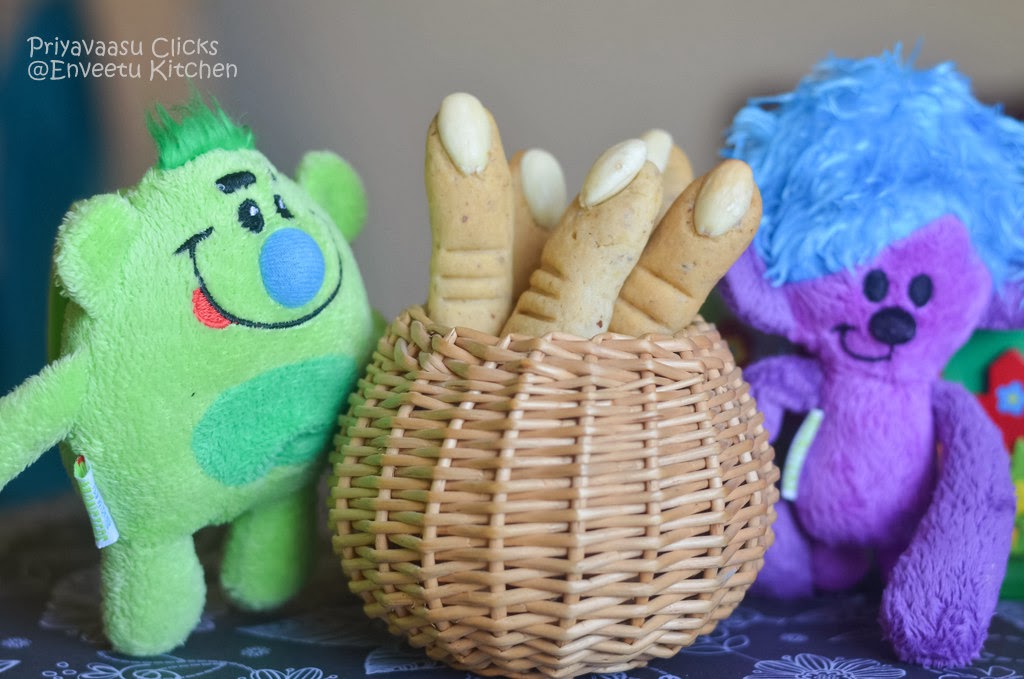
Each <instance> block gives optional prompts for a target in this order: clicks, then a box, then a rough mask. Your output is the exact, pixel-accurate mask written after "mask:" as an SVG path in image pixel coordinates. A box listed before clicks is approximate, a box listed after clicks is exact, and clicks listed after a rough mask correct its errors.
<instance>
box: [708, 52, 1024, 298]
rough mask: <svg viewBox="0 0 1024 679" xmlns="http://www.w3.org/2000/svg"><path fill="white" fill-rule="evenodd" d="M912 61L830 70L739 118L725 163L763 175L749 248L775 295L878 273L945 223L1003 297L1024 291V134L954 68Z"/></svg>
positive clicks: (758, 102)
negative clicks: (848, 275) (1013, 289)
mask: <svg viewBox="0 0 1024 679" xmlns="http://www.w3.org/2000/svg"><path fill="white" fill-rule="evenodd" d="M913 61H914V55H911V57H910V59H909V60H908V62H906V63H904V61H903V58H902V55H901V49H900V46H899V45H897V46H896V48H895V49H894V50H893V51H892V52H891V53H890V52H886V53H884V54H882V55H881V56H878V57H870V58H867V59H860V60H851V59H839V58H834V57H832V58H829V59H826V60H825V61H823V62H821V63H820V64H818V66H817V67H816V68H815V69H814V71H813V72H812V73H811V74H810V75H809V76H807V77H805V78H804V79H803V80H801V81H800V83H799V85H798V86H797V88H796V89H795V90H794V91H793V92H788V93H786V94H780V95H776V96H769V97H762V98H756V99H751V100H750V101H749V102H748V104H747V106H746V107H744V108H743V109H741V110H740V111H739V113H737V114H736V117H735V119H734V120H733V125H732V127H731V129H730V130H729V132H728V137H727V142H726V144H727V146H726V149H725V150H724V151H723V155H724V156H726V157H731V158H739V159H741V160H744V161H746V162H747V163H749V164H750V165H751V167H752V168H753V170H754V177H755V179H756V180H757V183H758V186H759V187H760V189H761V195H762V198H763V200H764V217H763V219H762V222H761V228H760V231H759V232H758V234H757V237H756V239H755V241H754V244H755V247H756V248H757V253H758V254H759V255H760V256H761V258H762V259H763V260H764V262H765V265H766V267H767V272H766V273H767V277H768V279H769V280H770V281H771V282H772V283H773V284H775V285H782V284H784V283H790V282H796V281H801V280H808V279H811V278H817V277H820V276H824V275H827V274H831V273H836V272H838V271H841V270H843V269H849V268H851V267H853V266H856V265H859V264H865V263H867V262H870V261H871V260H872V259H874V258H875V257H876V256H878V254H879V253H880V252H881V251H882V250H883V249H884V248H885V247H886V246H888V245H889V244H890V243H892V242H894V241H897V240H899V239H901V238H904V237H906V236H908V235H910V233H911V232H913V231H914V230H915V229H916V228H918V227H920V226H923V225H925V224H927V223H928V222H930V221H932V220H934V219H936V218H938V217H940V216H942V215H944V214H950V213H952V214H955V215H957V217H959V219H960V221H962V222H963V223H964V224H965V225H966V226H967V228H968V229H969V230H970V232H971V238H972V241H973V243H974V245H975V247H976V248H977V250H978V253H979V255H980V256H981V258H982V259H983V260H984V261H985V264H986V265H987V266H988V269H989V272H990V273H991V274H992V278H993V281H994V283H995V284H996V285H997V286H1002V284H1004V283H1006V282H1008V281H1020V280H1021V279H1024V124H1021V123H1020V122H1018V121H1016V120H1014V119H1012V118H1010V117H1008V116H1006V115H1004V114H1003V112H1002V109H1001V107H998V106H993V107H990V106H985V105H983V104H981V103H980V102H979V101H978V100H977V99H975V98H974V96H973V95H972V94H971V89H970V83H969V82H968V80H967V78H965V77H964V76H963V75H961V74H960V73H958V72H957V71H956V69H955V67H954V66H953V64H951V63H943V64H940V65H938V66H936V67H934V68H932V69H930V70H915V69H914V68H913Z"/></svg>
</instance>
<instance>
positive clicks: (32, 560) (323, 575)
mask: <svg viewBox="0 0 1024 679" xmlns="http://www.w3.org/2000/svg"><path fill="white" fill-rule="evenodd" d="M218 547H219V535H218V534H217V532H216V531H214V530H211V531H206V532H203V533H200V534H199V536H197V549H198V550H199V552H200V554H201V555H202V556H203V558H204V561H205V562H208V563H215V561H216V558H217V550H218ZM97 564H98V553H97V551H96V549H95V547H94V546H93V545H92V543H91V541H90V533H89V528H88V523H87V522H86V520H85V517H84V512H82V511H81V510H80V508H79V507H78V505H77V504H76V501H75V500H74V499H62V500H59V501H56V502H52V503H47V504H46V505H45V506H36V507H34V508H29V509H21V510H18V511H17V512H13V513H12V512H8V513H5V514H2V515H0V679H7V677H47V678H52V679H58V678H60V679H64V678H67V679H178V678H185V677H188V678H192V677H203V678H204V679H359V678H363V677H367V678H372V679H420V678H422V679H473V677H474V675H472V674H467V673H466V672H460V671H455V670H452V669H448V668H446V667H444V666H441V665H438V664H437V663H434V662H432V661H431V660H429V659H428V658H427V657H426V656H425V655H423V653H421V652H420V651H417V650H415V649H412V648H409V647H407V646H404V645H403V644H401V643H400V642H399V641H398V640H397V639H395V638H393V637H391V636H390V635H388V634H387V632H385V631H384V630H383V629H382V628H380V627H378V626H377V625H376V623H370V622H368V621H367V619H366V618H364V616H363V614H362V612H361V610H360V606H359V604H358V603H357V602H356V601H355V600H354V599H353V598H351V596H350V595H348V594H347V593H346V592H345V591H344V588H343V587H342V586H341V584H340V583H341V579H340V578H341V575H340V567H339V566H338V564H337V562H336V561H335V559H334V558H333V556H332V555H330V554H324V555H323V558H322V559H321V563H320V566H319V568H318V572H317V575H316V577H315V578H314V584H313V585H312V586H311V587H310V588H309V589H308V590H307V592H306V594H305V595H304V596H302V597H300V599H299V600H298V601H297V602H295V603H294V604H292V605H290V606H289V607H288V608H286V609H285V610H282V611H280V612H278V613H276V614H274V615H270V616H259V615H250V614H243V613H239V612H237V611H234V610H232V609H231V608H229V607H228V606H227V605H226V604H225V602H224V601H223V599H221V598H220V597H219V594H218V589H217V587H216V585H215V584H214V582H215V580H211V583H210V588H209V592H210V594H209V601H208V604H207V610H206V613H205V614H204V616H203V619H202V622H201V623H200V625H199V627H198V628H197V629H196V630H195V632H194V633H193V634H192V636H191V637H190V638H189V640H188V643H187V644H186V645H185V646H184V647H182V648H179V649H177V650H175V651H174V652H173V653H171V654H168V655H163V656H158V657H152V658H144V659H139V658H129V657H124V656H121V655H118V654H116V653H113V652H111V651H110V650H109V647H108V645H107V643H106V641H105V640H104V638H103V634H102V631H101V629H100V622H99V595H98V583H99V574H98V566H97ZM211 577H213V576H211ZM877 613H878V593H877V590H873V589H866V590H865V591H863V592H859V593H855V594H848V595H843V596H836V597H828V598H818V599H815V600H812V601H807V602H802V603H800V604H780V603H778V602H773V601H767V600H760V599H755V598H748V599H747V600H746V601H744V603H743V604H742V605H741V606H740V607H739V608H738V609H737V610H736V612H735V613H734V614H733V615H732V617H730V618H729V619H728V620H726V621H724V622H723V623H721V624H720V625H719V626H718V628H717V629H716V630H715V632H714V633H713V634H710V635H708V636H705V637H701V638H700V639H699V640H698V641H697V642H696V643H695V644H694V645H693V646H691V647H689V648H686V649H683V650H682V651H681V652H680V653H679V654H678V655H677V656H675V657H674V658H671V659H669V660H658V661H655V662H654V663H652V664H651V665H649V666H647V667H644V668H640V669H634V670H630V671H629V672H623V673H616V674H608V675H591V677H593V678H594V679H673V678H674V677H678V678H690V677H692V678H694V679H705V678H706V679H728V678H730V677H743V678H746V677H749V678H751V679H896V678H898V677H912V678H913V677H929V678H931V679H961V678H963V679H967V678H974V679H976V678H979V677H988V678H993V679H1024V602H1003V603H1001V604H1000V607H999V614H998V616H997V617H996V619H995V620H994V621H993V623H992V627H991V632H990V636H989V642H988V644H987V646H986V648H985V652H984V654H983V656H982V658H981V659H980V660H979V661H978V662H976V663H975V664H974V666H972V667H969V668H961V669H932V670H926V669H923V668H920V667H914V666H910V665H904V664H901V663H899V662H898V661H897V660H896V659H895V657H894V656H893V655H892V653H891V652H890V651H889V650H888V648H887V647H886V645H885V643H884V642H883V641H882V640H881V638H880V637H879V630H878V626H877V623H876V617H877Z"/></svg>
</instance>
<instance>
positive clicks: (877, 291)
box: [864, 269, 889, 302]
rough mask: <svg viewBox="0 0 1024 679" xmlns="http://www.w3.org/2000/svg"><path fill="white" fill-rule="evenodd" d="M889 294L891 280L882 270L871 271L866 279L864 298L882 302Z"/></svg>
mask: <svg viewBox="0 0 1024 679" xmlns="http://www.w3.org/2000/svg"><path fill="white" fill-rule="evenodd" d="M887 292H889V278H888V277H887V276H886V275H885V272H884V271H882V270H881V269H875V270H873V271H870V272H869V273H868V275H867V276H865V277H864V296H865V297H867V298H868V299H870V300H871V301H872V302H881V301H882V300H883V299H885V295H886V293H887Z"/></svg>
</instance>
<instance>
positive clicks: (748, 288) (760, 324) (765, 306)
mask: <svg viewBox="0 0 1024 679" xmlns="http://www.w3.org/2000/svg"><path fill="white" fill-rule="evenodd" d="M764 272H765V267H764V262H762V261H761V258H760V257H758V256H757V252H756V251H755V249H754V246H753V245H751V246H750V247H748V248H747V249H746V251H745V252H744V253H743V254H742V255H740V258H739V259H738V260H736V263H735V264H733V265H732V267H731V268H730V269H729V270H728V271H727V272H726V274H725V277H724V278H723V279H722V281H721V283H720V285H719V291H720V292H721V293H722V297H723V299H725V303H726V304H728V305H729V308H730V309H732V310H733V312H735V314H736V315H737V316H738V317H739V318H740V320H742V321H743V322H744V323H747V324H748V325H751V326H753V327H755V328H757V329H758V330H760V331H761V332H766V333H770V334H774V335H782V336H783V337H789V336H790V334H791V333H792V332H793V330H794V329H795V327H796V321H795V320H794V319H793V312H792V310H791V309H790V308H789V301H788V300H787V299H786V294H785V293H784V292H783V289H782V288H781V287H779V288H776V287H773V286H772V284H771V283H769V282H768V279H767V278H765V275H764Z"/></svg>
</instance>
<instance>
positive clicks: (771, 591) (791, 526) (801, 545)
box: [751, 501, 814, 599]
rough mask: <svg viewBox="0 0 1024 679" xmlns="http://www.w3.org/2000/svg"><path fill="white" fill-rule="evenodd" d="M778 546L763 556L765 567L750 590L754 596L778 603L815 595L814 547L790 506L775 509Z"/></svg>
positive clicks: (784, 503)
mask: <svg viewBox="0 0 1024 679" xmlns="http://www.w3.org/2000/svg"><path fill="white" fill-rule="evenodd" d="M775 512H776V514H777V515H778V516H777V518H776V519H775V523H774V524H772V530H773V531H774V533H775V542H774V543H772V546H771V547H769V548H768V551H767V552H765V555H764V567H762V568H761V572H760V573H759V574H758V576H757V580H755V581H754V584H753V586H752V588H751V592H753V593H754V594H760V595H763V596H769V597H772V598H776V599H799V598H802V597H808V596H811V594H813V593H814V583H813V582H812V580H811V546H810V544H809V543H808V541H807V537H806V536H805V535H804V534H803V531H802V530H801V529H800V525H799V524H798V523H797V522H796V518H795V517H794V516H793V507H792V505H790V504H789V503H788V502H784V501H783V502H778V503H776V505H775Z"/></svg>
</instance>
